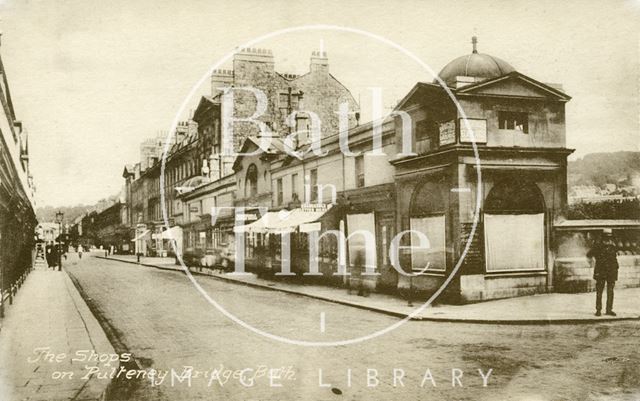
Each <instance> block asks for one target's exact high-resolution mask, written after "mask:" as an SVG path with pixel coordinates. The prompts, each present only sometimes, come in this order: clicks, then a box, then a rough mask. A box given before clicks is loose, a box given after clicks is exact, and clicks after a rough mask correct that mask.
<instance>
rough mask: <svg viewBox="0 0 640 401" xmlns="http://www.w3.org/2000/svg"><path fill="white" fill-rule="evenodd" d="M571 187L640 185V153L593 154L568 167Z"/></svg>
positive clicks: (570, 163) (571, 162)
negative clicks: (620, 184) (621, 184)
mask: <svg viewBox="0 0 640 401" xmlns="http://www.w3.org/2000/svg"><path fill="white" fill-rule="evenodd" d="M568 175H569V177H568V178H569V182H568V184H569V187H572V186H575V185H595V186H597V187H603V186H604V185H606V184H619V183H624V184H625V185H632V186H638V185H640V152H612V153H591V154H588V155H586V156H584V157H583V158H581V159H578V160H574V161H570V162H569V165H568Z"/></svg>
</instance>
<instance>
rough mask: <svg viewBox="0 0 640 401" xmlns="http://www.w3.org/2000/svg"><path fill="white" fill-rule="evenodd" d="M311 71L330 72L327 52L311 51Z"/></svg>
mask: <svg viewBox="0 0 640 401" xmlns="http://www.w3.org/2000/svg"><path fill="white" fill-rule="evenodd" d="M309 70H310V71H311V72H316V71H319V72H325V73H329V59H328V58H327V52H324V51H322V52H321V51H314V52H313V53H311V64H310V66H309Z"/></svg>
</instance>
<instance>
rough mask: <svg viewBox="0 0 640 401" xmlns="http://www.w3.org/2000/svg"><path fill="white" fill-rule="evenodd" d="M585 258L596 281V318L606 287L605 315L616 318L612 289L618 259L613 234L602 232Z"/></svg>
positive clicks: (609, 230) (609, 231)
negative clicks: (587, 259)
mask: <svg viewBox="0 0 640 401" xmlns="http://www.w3.org/2000/svg"><path fill="white" fill-rule="evenodd" d="M587 258H589V262H590V264H591V267H592V268H593V279H594V280H596V316H600V315H601V312H602V293H603V292H604V288H605V286H606V287H607V307H606V312H605V313H606V314H607V315H609V316H616V313H615V312H614V311H613V288H614V286H615V284H616V280H617V279H618V258H617V254H616V248H615V245H614V243H613V232H612V230H611V229H610V228H605V229H604V230H603V231H602V237H601V238H600V239H599V240H598V241H597V242H596V244H595V245H594V246H593V247H592V248H591V250H589V252H587Z"/></svg>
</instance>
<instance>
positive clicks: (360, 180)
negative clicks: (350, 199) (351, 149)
mask: <svg viewBox="0 0 640 401" xmlns="http://www.w3.org/2000/svg"><path fill="white" fill-rule="evenodd" d="M355 170H356V187H358V188H362V187H364V156H362V155H361V156H357V157H356V168H355Z"/></svg>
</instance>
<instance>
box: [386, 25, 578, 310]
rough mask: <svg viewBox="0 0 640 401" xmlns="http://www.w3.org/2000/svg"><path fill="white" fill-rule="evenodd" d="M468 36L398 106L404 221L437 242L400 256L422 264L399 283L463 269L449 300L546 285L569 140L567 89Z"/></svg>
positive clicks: (427, 285) (433, 283)
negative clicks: (463, 46) (460, 51)
mask: <svg viewBox="0 0 640 401" xmlns="http://www.w3.org/2000/svg"><path fill="white" fill-rule="evenodd" d="M472 44H473V47H472V52H471V53H470V54H467V55H464V56H461V57H458V58H456V59H454V60H453V61H451V62H450V63H448V64H447V65H446V66H445V67H444V68H443V69H442V70H441V71H440V73H439V74H438V77H437V78H436V79H435V80H434V81H433V82H430V83H428V82H419V83H417V84H416V85H415V86H414V87H413V88H412V90H411V91H410V92H409V93H408V94H407V95H406V96H405V97H404V98H403V99H402V100H401V101H400V102H399V103H398V105H397V107H396V109H395V111H396V113H395V115H396V124H395V130H396V140H395V142H396V146H397V153H398V156H397V157H396V158H395V159H394V160H392V164H393V165H394V167H395V179H396V190H397V194H396V196H397V198H396V200H397V210H396V215H397V229H398V230H399V231H404V230H409V229H413V230H419V231H422V232H423V233H426V235H427V237H428V239H429V245H430V246H429V247H428V248H427V249H425V248H422V249H420V248H418V246H419V245H420V244H419V243H416V244H412V246H414V247H416V248H413V249H411V251H410V252H409V253H407V254H405V255H404V257H405V261H409V262H407V263H410V264H411V266H412V268H413V270H414V271H420V270H422V269H425V268H426V270H425V271H424V273H423V274H421V275H419V276H417V277H413V278H412V279H409V278H407V277H403V276H399V277H398V283H397V285H398V287H399V288H400V289H402V288H403V287H404V288H409V287H411V288H413V289H414V290H418V291H421V292H425V293H434V292H435V291H436V290H437V289H438V288H440V286H441V285H442V284H443V282H444V281H445V280H446V279H447V277H448V276H449V275H450V274H451V273H452V272H453V270H454V269H457V270H456V274H455V275H454V278H453V280H452V281H451V282H450V283H449V284H448V285H447V286H446V288H445V290H444V291H443V293H442V294H441V297H440V299H441V300H443V301H445V302H454V303H458V302H459V303H465V302H474V301H480V300H485V299H496V298H505V297H512V296H520V295H528V294H533V293H543V292H549V291H552V290H553V288H554V259H553V254H552V252H551V248H552V246H551V234H552V231H553V226H554V223H555V222H557V221H558V220H559V217H560V215H559V213H560V212H561V210H562V209H563V207H564V206H565V205H566V202H567V184H566V180H567V156H568V155H569V154H571V153H572V152H573V150H572V149H567V148H566V134H565V112H564V110H565V103H566V102H568V101H569V100H570V99H571V98H570V97H569V96H568V95H567V94H566V93H564V91H563V90H562V89H561V87H560V85H557V84H545V83H542V82H539V81H537V80H535V79H533V78H531V77H528V76H526V75H524V74H522V73H520V72H518V71H517V70H516V69H515V68H514V67H513V66H512V65H510V64H509V63H508V62H506V61H504V60H502V59H500V58H498V57H494V56H492V55H488V54H483V53H479V52H478V50H477V40H476V38H475V37H474V38H473V39H472ZM407 115H408V116H410V117H411V118H410V120H411V123H410V124H411V131H408V130H406V128H407V127H405V126H403V122H404V124H407V121H408V120H409V119H407V118H406V116H407ZM403 129H404V131H403ZM409 132H410V134H411V135H408V133H409ZM409 141H410V142H411V143H410V144H409V143H407V142H409ZM409 145H411V146H410V150H409ZM412 240H415V238H412ZM401 257H402V255H401ZM403 266H404V264H403Z"/></svg>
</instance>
